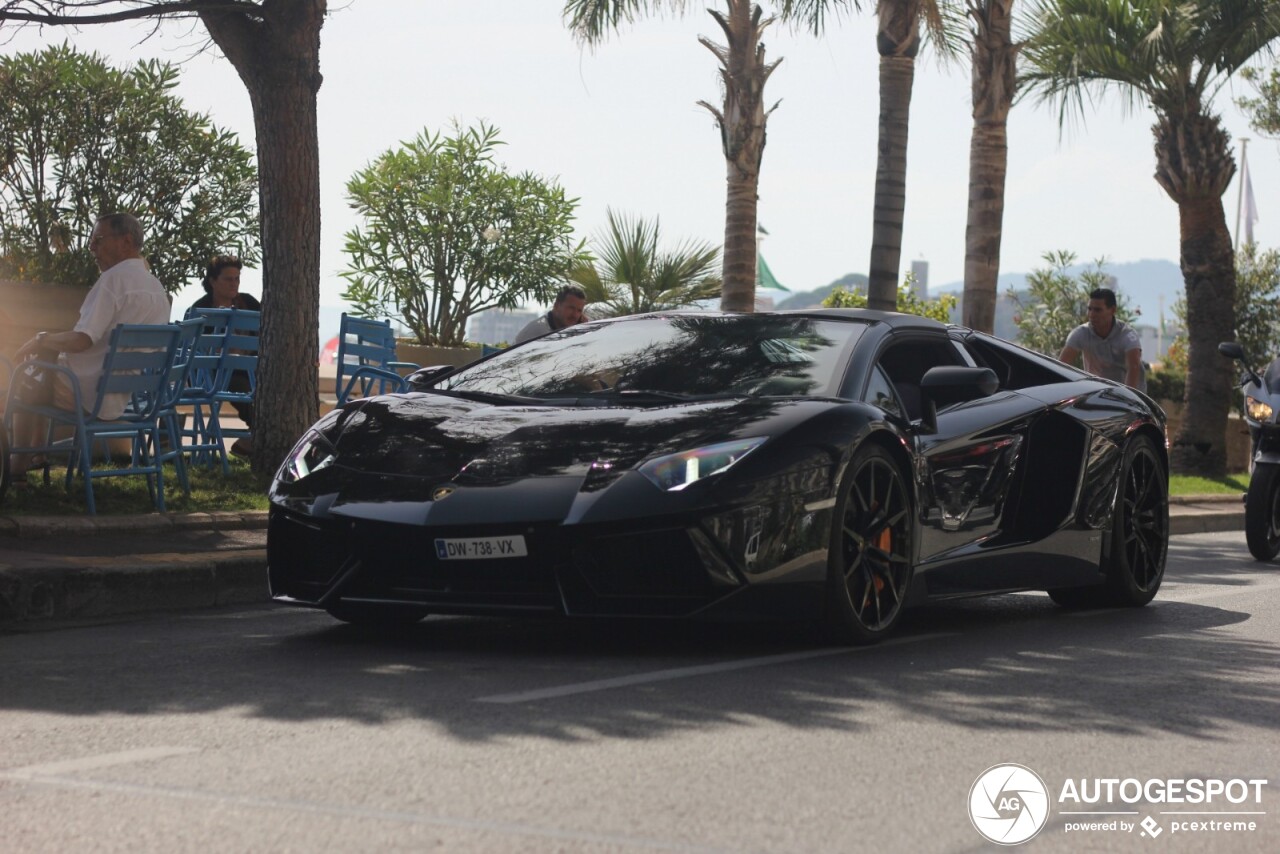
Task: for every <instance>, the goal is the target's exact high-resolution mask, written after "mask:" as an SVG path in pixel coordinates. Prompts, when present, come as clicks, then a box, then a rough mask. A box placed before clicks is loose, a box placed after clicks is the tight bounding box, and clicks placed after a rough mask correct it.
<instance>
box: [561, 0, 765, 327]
mask: <svg viewBox="0 0 1280 854" xmlns="http://www.w3.org/2000/svg"><path fill="white" fill-rule="evenodd" d="M688 5H689V3H688V2H686V0H666V2H665V3H664V2H663V0H565V6H564V16H565V18H566V19H567V20H568V24H569V29H570V30H572V31H573V32H574V33H575V34H576V35H577V36H578V38H580V39H581V40H582V41H584V42H585V43H587V44H597V43H599V42H600V41H601V40H603V38H604V36H605V35H606V33H607V32H608V31H610V30H616V29H617V28H618V26H619V24H620V23H622V22H623V21H626V22H628V23H630V22H632V21H634V20H635V18H636V16H637V15H639V14H642V13H646V12H650V11H658V10H660V9H661V8H663V7H667V8H670V9H672V10H673V11H676V12H683V11H684V10H685V8H686V7H687V6H688ZM725 5H726V6H727V7H728V11H727V13H721V12H719V11H716V10H715V9H708V10H707V12H708V13H709V14H710V15H711V17H712V18H714V19H715V21H716V23H717V24H719V25H720V29H721V30H722V31H723V32H724V36H725V42H726V44H725V45H718V44H716V43H714V42H712V41H711V40H710V39H708V38H706V37H705V36H700V37H699V38H698V41H699V42H700V43H701V44H702V45H703V46H704V47H706V48H707V49H708V50H710V51H711V52H712V53H713V54H715V56H716V59H718V60H719V61H720V79H721V83H722V85H723V88H724V100H723V103H722V104H721V106H720V107H714V106H712V105H711V104H709V103H707V102H706V101H699V102H698V104H699V105H700V106H703V107H706V108H707V110H709V111H710V112H711V114H712V115H713V116H715V118H716V123H717V124H718V125H719V127H720V143H721V146H722V148H723V149H724V157H725V164H726V166H727V167H728V175H727V178H726V183H727V188H726V198H725V224H724V258H723V282H722V284H721V293H720V307H721V308H722V309H723V310H725V311H753V310H754V309H755V294H756V205H757V201H758V198H759V196H758V191H759V185H760V160H761V158H762V157H763V155H764V143H765V123H766V122H767V121H768V118H769V114H770V113H772V112H773V110H774V108H776V107H777V104H774V105H773V107H770V108H769V109H767V110H766V109H765V107H764V85H765V83H766V82H767V81H768V79H769V75H771V74H772V73H773V70H774V69H775V68H777V67H778V63H779V62H781V60H777V61H774V62H765V59H764V45H763V44H761V43H760V36H761V34H762V33H763V32H764V30H765V28H766V27H768V26H769V24H771V23H772V22H773V18H764V17H763V12H762V11H761V9H760V7H759V6H757V5H755V4H753V3H752V2H750V0H725Z"/></svg>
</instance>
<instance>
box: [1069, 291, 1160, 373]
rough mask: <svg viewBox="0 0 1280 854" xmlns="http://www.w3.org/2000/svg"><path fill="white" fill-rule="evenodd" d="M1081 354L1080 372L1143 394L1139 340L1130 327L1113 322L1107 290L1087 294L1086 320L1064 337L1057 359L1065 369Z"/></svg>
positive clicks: (1113, 304)
mask: <svg viewBox="0 0 1280 854" xmlns="http://www.w3.org/2000/svg"><path fill="white" fill-rule="evenodd" d="M1082 353H1083V354H1084V369H1085V370H1086V371H1088V372H1089V373H1091V374H1097V375H1098V376H1100V377H1106V378H1107V379H1109V380H1115V381H1117V382H1122V383H1124V384H1125V385H1127V386H1132V387H1133V388H1136V389H1138V391H1146V390H1147V377H1146V375H1145V374H1144V373H1143V369H1142V340H1141V339H1140V338H1139V337H1138V333H1137V332H1135V331H1134V329H1133V327H1131V326H1130V325H1129V324H1127V323H1125V322H1124V321H1122V320H1116V294H1115V291H1113V290H1111V289H1110V288H1097V289H1095V290H1093V291H1091V292H1090V293H1089V320H1088V322H1086V323H1082V324H1080V325H1079V326H1077V327H1076V328H1075V329H1073V330H1071V334H1070V335H1068V336H1067V344H1066V346H1065V347H1063V348H1062V353H1061V354H1060V355H1059V356H1058V358H1059V359H1060V360H1062V361H1063V362H1066V363H1067V364H1068V365H1074V364H1075V363H1076V358H1077V357H1078V356H1080V355H1081V354H1082Z"/></svg>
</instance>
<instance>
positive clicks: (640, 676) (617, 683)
mask: <svg viewBox="0 0 1280 854" xmlns="http://www.w3.org/2000/svg"><path fill="white" fill-rule="evenodd" d="M954 636H955V633H945V632H938V633H935V634H929V635H914V636H911V637H902V638H894V639H893V640H888V641H885V642H884V643H881V644H877V645H876V646H875V647H868V646H863V647H844V646H842V647H834V648H824V649H813V650H809V651H807V652H789V653H784V654H782V655H765V656H761V657H759V658H742V659H738V660H737V661H723V662H721V663H719V664H700V665H696V666H694V667H674V668H671V669H669V670H654V671H651V672H649V673H636V674H633V675H631V676H615V677H613V678H610V679H595V680H592V681H590V682H577V683H574V684H571V685H560V686H558V687H555V688H539V689H538V690H535V691H522V692H520V693H518V694H493V695H490V696H488V697H477V698H476V702H478V703H527V702H530V701H532V700H549V699H553V698H556V697H569V696H572V695H574V694H590V693H592V692H594V691H609V690H612V689H614V688H628V687H630V686H632V685H646V684H650V683H653V682H668V681H671V680H673V679H687V678H689V677H690V676H705V675H707V674H710V673H727V672H729V671H732V670H746V669H748V668H752V667H769V666H771V665H774V664H784V663H786V662H789V661H804V660H806V659H810V658H824V657H826V656H831V655H848V654H850V653H854V652H863V651H866V650H871V649H884V648H885V647H891V646H902V645H903V644H909V643H921V642H922V641H930V640H936V639H937V638H945V637H954Z"/></svg>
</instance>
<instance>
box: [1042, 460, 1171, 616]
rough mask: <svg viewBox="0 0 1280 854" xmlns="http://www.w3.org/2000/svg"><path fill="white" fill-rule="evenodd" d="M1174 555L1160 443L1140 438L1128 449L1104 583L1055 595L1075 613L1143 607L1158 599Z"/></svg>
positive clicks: (1105, 558)
mask: <svg viewBox="0 0 1280 854" xmlns="http://www.w3.org/2000/svg"><path fill="white" fill-rule="evenodd" d="M1168 553H1169V483H1168V478H1167V477H1166V476H1165V471H1164V465H1163V463H1162V462H1161V461H1160V456H1159V455H1158V454H1157V452H1156V447H1155V444H1154V443H1153V442H1152V441H1151V439H1150V438H1148V437H1146V436H1135V437H1134V438H1133V439H1131V440H1129V443H1128V444H1127V445H1126V446H1125V451H1124V460H1123V461H1122V463H1121V467H1120V486H1119V490H1118V494H1117V496H1116V507H1115V513H1114V517H1113V520H1112V524H1111V536H1110V544H1109V546H1108V548H1107V552H1106V554H1104V555H1103V558H1102V572H1103V575H1104V576H1105V578H1106V581H1105V582H1104V583H1103V584H1100V585H1096V586H1093V587H1073V588H1064V589H1060V590H1050V591H1049V595H1050V596H1051V597H1053V601H1055V602H1057V603H1058V604H1059V605H1064V606H1067V607H1072V608H1079V607H1100V606H1107V605H1120V606H1129V607H1138V606H1142V605H1145V604H1147V603H1148V602H1150V601H1151V600H1152V599H1153V598H1155V595H1156V591H1157V590H1159V589H1160V582H1161V581H1163V580H1164V566H1165V560H1166V558H1167V557H1168Z"/></svg>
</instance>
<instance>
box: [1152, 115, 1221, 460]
mask: <svg viewBox="0 0 1280 854" xmlns="http://www.w3.org/2000/svg"><path fill="white" fill-rule="evenodd" d="M1188 106H1189V108H1188V109H1184V110H1183V111H1181V112H1179V113H1178V114H1176V115H1162V116H1161V117H1160V119H1159V121H1157V122H1156V124H1155V126H1154V127H1153V128H1152V134H1153V135H1154V136H1155V154H1156V174H1155V178H1156V182H1157V183H1159V184H1160V186H1161V188H1163V189H1164V191H1165V193H1167V194H1168V196H1169V197H1170V198H1171V199H1173V200H1174V201H1175V202H1177V203H1178V225H1179V230H1180V233H1181V235H1180V236H1181V264H1182V280H1183V287H1184V289H1185V291H1186V299H1187V391H1186V408H1185V411H1184V413H1183V418H1182V426H1181V427H1180V428H1179V429H1178V433H1177V435H1176V436H1175V437H1174V438H1173V442H1172V444H1171V447H1170V448H1169V462H1170V464H1171V465H1172V466H1173V469H1174V471H1176V472H1178V473H1179V474H1194V475H1201V476H1204V477H1220V476H1222V475H1223V474H1225V473H1226V470H1227V452H1226V438H1227V415H1228V413H1229V411H1230V408H1231V393H1232V386H1233V380H1234V377H1233V375H1232V365H1231V362H1230V361H1228V360H1227V359H1224V358H1222V356H1221V355H1219V353H1218V344H1219V342H1222V341H1230V340H1232V339H1233V338H1234V337H1235V297H1236V265H1235V253H1234V252H1232V250H1231V235H1230V233H1229V232H1228V231H1227V217H1226V214H1225V213H1224V212H1223V210H1222V194H1223V193H1225V192H1226V189H1227V186H1228V185H1229V184H1230V183H1231V177H1232V176H1233V175H1234V174H1235V171H1236V165H1235V160H1234V158H1232V156H1231V139H1230V137H1229V136H1228V135H1227V132H1226V131H1225V130H1223V128H1222V122H1221V120H1220V119H1218V118H1217V117H1216V116H1211V115H1206V114H1204V113H1202V112H1200V111H1199V110H1200V108H1199V106H1198V105H1196V104H1191V105H1188Z"/></svg>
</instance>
